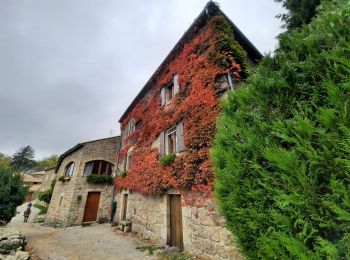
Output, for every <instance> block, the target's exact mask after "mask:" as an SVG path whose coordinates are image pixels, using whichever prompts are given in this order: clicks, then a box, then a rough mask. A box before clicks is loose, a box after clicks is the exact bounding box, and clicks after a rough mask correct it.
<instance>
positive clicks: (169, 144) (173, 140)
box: [165, 126, 177, 154]
mask: <svg viewBox="0 0 350 260" xmlns="http://www.w3.org/2000/svg"><path fill="white" fill-rule="evenodd" d="M176 152H177V133H176V127H175V126H174V127H172V128H170V129H168V130H167V131H166V136H165V154H171V153H176Z"/></svg>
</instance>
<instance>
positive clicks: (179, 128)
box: [176, 120, 185, 152]
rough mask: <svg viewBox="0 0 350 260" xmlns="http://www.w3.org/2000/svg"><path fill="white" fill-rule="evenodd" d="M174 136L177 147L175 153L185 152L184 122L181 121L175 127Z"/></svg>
mask: <svg viewBox="0 0 350 260" xmlns="http://www.w3.org/2000/svg"><path fill="white" fill-rule="evenodd" d="M176 135H177V147H176V152H182V151H183V150H185V142H184V122H183V120H181V121H180V122H178V123H177V125H176Z"/></svg>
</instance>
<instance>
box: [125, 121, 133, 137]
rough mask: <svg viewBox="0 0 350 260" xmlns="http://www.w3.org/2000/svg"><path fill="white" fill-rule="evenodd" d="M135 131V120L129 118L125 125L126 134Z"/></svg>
mask: <svg viewBox="0 0 350 260" xmlns="http://www.w3.org/2000/svg"><path fill="white" fill-rule="evenodd" d="M134 131H135V120H134V119H130V120H129V122H128V125H127V126H126V135H127V136H128V135H130V134H131V133H132V132H134Z"/></svg>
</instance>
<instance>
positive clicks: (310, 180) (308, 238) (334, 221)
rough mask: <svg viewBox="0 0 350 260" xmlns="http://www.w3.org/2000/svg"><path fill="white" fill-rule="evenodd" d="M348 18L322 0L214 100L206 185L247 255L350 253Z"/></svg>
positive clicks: (334, 0)
mask: <svg viewBox="0 0 350 260" xmlns="http://www.w3.org/2000/svg"><path fill="white" fill-rule="evenodd" d="M349 24H350V2H349V1H348V0H324V1H321V5H320V6H319V8H318V15H317V16H316V18H315V19H314V20H313V21H312V22H311V23H310V24H308V25H307V26H304V27H303V28H301V29H300V30H297V31H290V32H289V33H286V34H283V35H281V37H280V48H279V49H278V50H277V51H276V54H275V56H273V57H271V56H267V57H265V58H264V59H263V60H262V61H261V63H260V65H259V66H258V67H257V69H256V70H254V71H252V72H251V75H250V77H249V78H248V79H247V82H246V84H244V85H242V86H240V87H239V88H238V89H237V90H236V91H235V92H232V93H230V94H229V96H228V99H227V100H226V101H225V102H224V103H223V105H222V109H223V114H222V115H221V117H220V119H219V123H218V132H217V135H216V139H215V145H214V148H213V150H212V157H213V160H214V163H215V172H216V179H217V180H216V185H215V193H216V197H217V200H218V203H219V206H220V208H221V210H222V212H223V214H224V215H225V217H226V219H227V225H228V228H229V229H230V230H231V231H232V232H233V234H234V235H235V236H236V238H237V242H238V244H239V245H240V248H241V249H242V252H243V254H244V255H245V256H246V257H247V258H248V259H350V26H349Z"/></svg>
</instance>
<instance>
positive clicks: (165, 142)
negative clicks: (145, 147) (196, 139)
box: [159, 120, 185, 156]
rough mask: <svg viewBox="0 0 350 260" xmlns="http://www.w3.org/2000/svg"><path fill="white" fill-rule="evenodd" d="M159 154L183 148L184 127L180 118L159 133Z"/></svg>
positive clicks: (174, 151) (182, 149) (176, 151)
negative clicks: (172, 125) (173, 124)
mask: <svg viewBox="0 0 350 260" xmlns="http://www.w3.org/2000/svg"><path fill="white" fill-rule="evenodd" d="M159 138H160V156H163V155H166V154H171V153H179V152H182V151H184V150H185V144H184V128H183V121H182V120H181V121H180V122H178V123H177V124H176V126H174V127H172V128H169V129H168V130H166V131H164V132H161V133H160V136H159Z"/></svg>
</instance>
